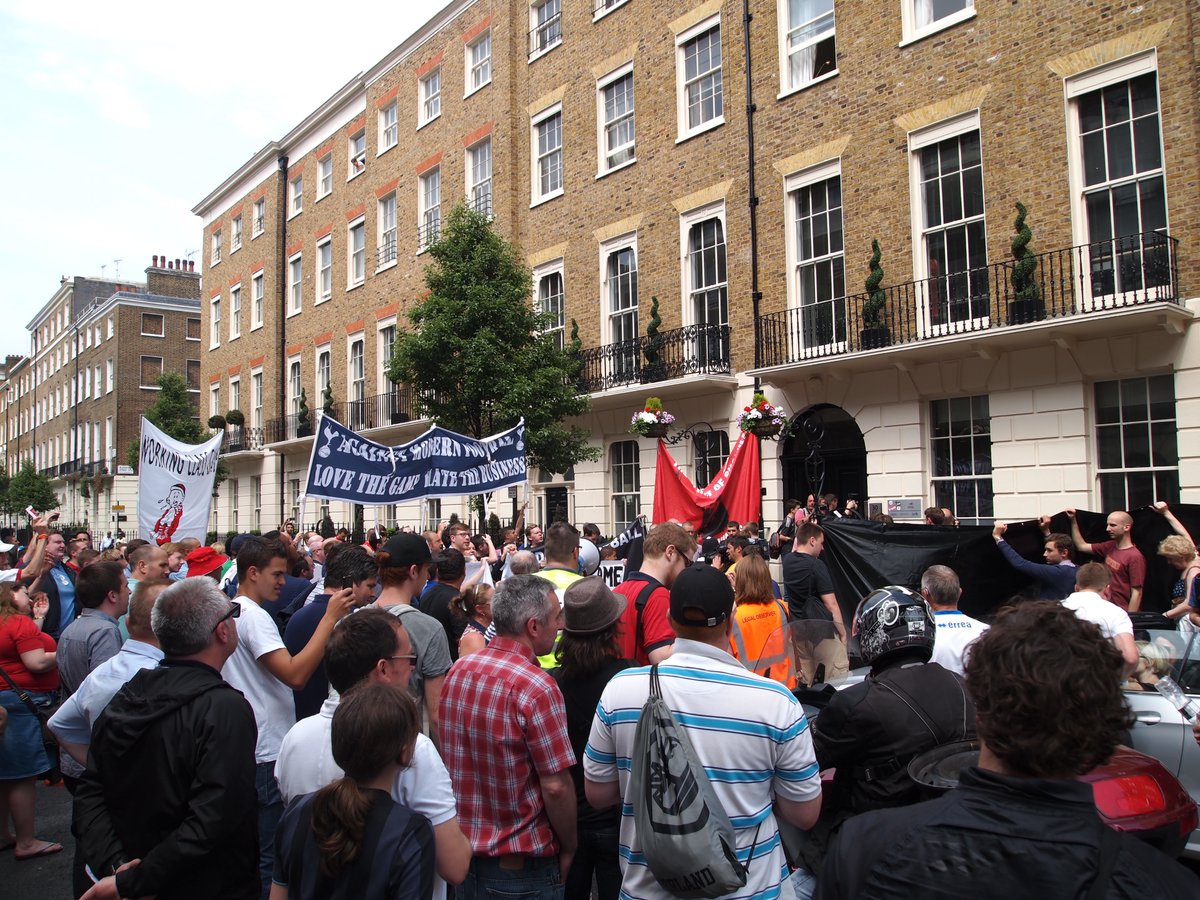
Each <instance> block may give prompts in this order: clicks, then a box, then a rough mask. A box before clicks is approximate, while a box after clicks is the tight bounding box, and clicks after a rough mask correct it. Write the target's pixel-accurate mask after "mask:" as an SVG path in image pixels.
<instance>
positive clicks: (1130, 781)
mask: <svg viewBox="0 0 1200 900" xmlns="http://www.w3.org/2000/svg"><path fill="white" fill-rule="evenodd" d="M1092 792H1093V793H1094V794H1095V797H1096V808H1097V809H1099V810H1100V812H1101V813H1102V814H1103V815H1104V816H1105V817H1106V818H1108V819H1123V818H1126V817H1128V816H1144V815H1146V814H1148V813H1156V812H1162V811H1163V810H1164V809H1166V806H1167V798H1166V797H1165V796H1164V795H1163V790H1162V787H1161V786H1160V785H1159V783H1158V782H1157V781H1156V780H1155V779H1154V778H1153V777H1151V776H1150V775H1121V776H1118V777H1116V778H1106V779H1104V780H1102V781H1096V782H1094V783H1093V784H1092Z"/></svg>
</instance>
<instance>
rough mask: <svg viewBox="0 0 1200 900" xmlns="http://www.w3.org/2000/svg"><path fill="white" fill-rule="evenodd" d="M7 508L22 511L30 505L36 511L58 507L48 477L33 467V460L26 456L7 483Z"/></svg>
mask: <svg viewBox="0 0 1200 900" xmlns="http://www.w3.org/2000/svg"><path fill="white" fill-rule="evenodd" d="M7 498H8V508H9V509H10V510H14V511H18V510H19V511H23V510H24V509H25V507H27V506H32V507H33V508H34V509H36V510H37V511H38V512H45V511H46V510H48V509H57V508H58V497H56V496H55V494H54V488H53V487H51V485H50V479H49V478H47V477H46V476H45V475H43V474H41V473H40V472H39V471H38V470H37V469H35V468H34V467H33V460H32V459H28V458H26V459H25V460H23V461H22V462H21V469H20V471H19V472H17V474H16V475H14V476H13V477H12V480H11V481H9V483H8V495H7Z"/></svg>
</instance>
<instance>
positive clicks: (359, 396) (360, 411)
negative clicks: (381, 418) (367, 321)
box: [346, 331, 369, 431]
mask: <svg viewBox="0 0 1200 900" xmlns="http://www.w3.org/2000/svg"><path fill="white" fill-rule="evenodd" d="M355 347H358V348H359V353H358V357H357V359H356V358H355V353H354V351H355ZM367 397H368V394H367V338H366V335H365V334H364V333H363V332H362V331H356V332H355V333H354V334H349V335H346V402H347V404H348V405H347V410H348V412H349V415H347V416H346V418H347V419H349V420H350V421H348V422H347V423H346V425H348V426H349V427H350V428H352V429H354V430H355V431H362V430H363V429H364V428H366V427H368V426H369V423H368V422H367V402H366V401H367Z"/></svg>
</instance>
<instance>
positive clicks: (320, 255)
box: [313, 234, 333, 306]
mask: <svg viewBox="0 0 1200 900" xmlns="http://www.w3.org/2000/svg"><path fill="white" fill-rule="evenodd" d="M316 266H317V277H316V278H315V279H313V282H314V284H313V292H314V298H313V306H317V305H319V304H321V303H324V302H325V301H326V300H329V299H330V298H331V297H333V235H332V234H327V235H325V237H323V238H321V239H320V240H318V241H317V254H316Z"/></svg>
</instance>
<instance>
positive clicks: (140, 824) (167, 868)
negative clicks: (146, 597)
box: [72, 659, 260, 900]
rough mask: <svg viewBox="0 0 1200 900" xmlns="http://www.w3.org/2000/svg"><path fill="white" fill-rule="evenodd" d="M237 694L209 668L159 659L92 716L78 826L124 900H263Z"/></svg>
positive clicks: (249, 718) (245, 729)
mask: <svg viewBox="0 0 1200 900" xmlns="http://www.w3.org/2000/svg"><path fill="white" fill-rule="evenodd" d="M257 735H258V729H257V727H256V726H255V724H254V713H253V711H252V710H251V708H250V704H249V703H248V702H247V701H246V698H245V697H243V696H242V694H241V693H240V692H239V691H237V690H235V689H234V688H233V687H231V686H230V685H228V684H227V683H226V682H224V681H223V680H221V676H220V673H218V672H217V671H216V670H214V669H212V668H210V667H209V666H206V665H204V664H202V663H198V662H191V661H181V660H171V659H167V660H164V661H163V663H162V664H161V665H160V666H159V667H158V668H156V669H145V670H142V671H140V672H138V673H137V674H136V675H134V677H133V678H132V679H131V680H130V681H129V682H128V683H127V684H126V685H125V686H124V687H123V688H121V690H120V691H118V692H117V694H116V696H115V697H113V699H112V702H110V703H109V705H108V708H107V709H106V710H105V712H104V713H103V715H101V716H100V718H99V719H98V720H97V722H96V725H95V728H94V729H93V732H92V743H91V747H90V749H89V752H88V768H87V772H86V773H85V774H84V776H83V778H82V780H81V782H80V785H79V789H78V791H77V792H76V794H75V819H74V825H73V827H72V830H73V831H74V833H75V837H76V839H77V840H78V841H79V843H80V846H81V847H82V849H83V856H84V859H85V861H86V862H87V864H88V865H89V866H90V868H91V870H92V872H94V873H95V874H96V876H97V877H103V876H104V875H109V874H111V873H112V872H113V870H114V869H115V868H116V867H118V866H119V865H120V864H122V863H124V862H127V861H129V860H133V859H141V863H140V864H139V865H138V866H136V867H134V868H133V869H129V870H127V871H125V872H122V873H121V874H120V875H118V876H117V887H118V889H119V891H120V895H121V896H122V897H142V896H154V895H157V897H158V898H159V900H176V898H193V897H194V898H216V897H221V898H232V900H236V898H243V897H244V898H247V900H251V898H256V897H258V895H259V891H260V881H259V874H258V829H257V820H256V792H255V779H254V772H255V767H254V745H255V741H256V739H257Z"/></svg>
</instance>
